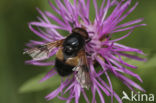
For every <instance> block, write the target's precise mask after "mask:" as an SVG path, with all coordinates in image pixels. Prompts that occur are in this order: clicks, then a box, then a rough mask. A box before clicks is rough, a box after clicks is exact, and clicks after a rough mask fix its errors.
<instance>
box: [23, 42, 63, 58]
mask: <svg viewBox="0 0 156 103" xmlns="http://www.w3.org/2000/svg"><path fill="white" fill-rule="evenodd" d="M62 42H63V40H59V41H55V42H50V43H47V44H45V45H40V46H37V47H34V48H31V49H28V50H26V51H25V52H24V53H23V54H29V55H30V56H31V57H32V59H33V60H44V59H47V58H48V57H49V53H50V52H51V51H52V50H53V49H54V48H56V47H59V46H60V45H61V44H62Z"/></svg>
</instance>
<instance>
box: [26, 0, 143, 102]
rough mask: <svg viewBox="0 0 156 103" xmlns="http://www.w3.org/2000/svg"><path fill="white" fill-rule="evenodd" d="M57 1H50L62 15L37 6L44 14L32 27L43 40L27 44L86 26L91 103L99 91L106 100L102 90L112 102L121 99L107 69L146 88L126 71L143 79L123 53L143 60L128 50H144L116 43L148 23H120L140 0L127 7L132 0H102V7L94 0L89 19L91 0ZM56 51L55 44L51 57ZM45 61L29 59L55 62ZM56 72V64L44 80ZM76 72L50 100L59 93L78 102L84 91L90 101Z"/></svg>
mask: <svg viewBox="0 0 156 103" xmlns="http://www.w3.org/2000/svg"><path fill="white" fill-rule="evenodd" d="M55 3H56V6H54V5H53V4H52V3H51V2H50V1H49V4H50V6H51V8H52V9H53V10H54V11H55V12H56V13H57V14H58V15H59V16H61V17H62V18H61V19H59V18H58V17H56V16H55V15H54V14H52V13H50V12H48V11H45V12H44V13H43V12H41V11H40V10H39V9H38V11H39V13H40V14H41V15H42V18H39V21H38V22H31V23H29V28H30V29H31V30H32V31H33V32H34V33H35V34H36V35H38V36H39V37H41V38H43V41H34V40H32V41H30V43H28V44H27V46H28V47H34V46H37V45H43V44H45V43H49V42H54V41H57V40H61V39H64V38H65V37H64V36H62V35H61V34H60V33H59V32H58V31H57V30H58V29H60V30H64V31H67V32H69V33H71V32H72V29H73V28H76V27H80V28H85V30H86V31H87V32H88V34H89V37H90V38H91V41H90V42H88V43H87V44H86V45H85V51H86V53H87V54H89V55H88V56H87V61H88V65H89V74H90V77H91V81H92V85H91V87H90V88H91V91H92V100H91V101H92V103H96V98H95V94H96V92H97V93H98V95H99V97H100V100H101V103H105V100H104V97H103V93H105V94H106V95H107V96H111V102H113V97H115V98H116V99H117V101H118V102H119V103H122V101H121V99H120V98H119V96H118V95H117V94H116V93H115V91H114V90H113V86H112V83H111V80H110V77H109V75H108V72H111V73H112V74H113V75H114V76H116V77H117V78H119V79H120V80H121V81H122V82H123V83H124V84H125V85H126V86H127V87H128V88H129V89H131V90H133V87H135V88H137V89H139V90H141V91H144V90H143V89H142V88H141V87H140V86H139V85H138V84H136V83H135V82H133V81H132V80H130V79H128V78H127V77H126V76H124V75H123V74H127V75H130V76H133V77H135V78H136V79H138V80H139V81H141V82H142V80H141V78H140V77H139V76H138V75H137V74H135V73H133V72H132V71H130V70H129V69H127V68H126V67H130V68H136V67H135V66H133V65H131V64H128V63H126V62H125V61H124V60H123V59H122V57H126V58H130V59H134V60H139V61H144V59H142V58H139V57H136V56H134V55H131V54H127V52H135V53H139V54H143V52H142V51H140V50H138V49H135V48H131V47H128V46H125V45H122V44H119V43H117V41H120V40H122V39H124V38H125V37H127V36H128V35H129V34H131V32H132V31H133V29H134V28H136V27H139V26H145V24H138V23H140V22H142V21H143V19H136V20H133V21H129V22H126V23H124V24H120V25H119V23H120V22H121V21H122V20H124V19H125V18H126V17H127V16H128V15H129V14H130V13H131V12H132V11H133V10H134V9H135V8H136V6H137V5H138V3H136V4H135V5H134V6H133V7H132V8H130V9H128V7H129V5H130V3H131V0H126V1H124V0H120V1H117V0H103V2H102V4H101V5H100V7H99V6H98V5H97V1H96V0H93V4H94V8H95V14H96V15H95V19H94V21H93V22H92V21H91V20H90V14H89V13H90V12H91V11H90V0H73V3H71V2H70V1H69V0H64V1H62V2H61V1H60V0H55ZM112 7H114V9H113V11H112V12H111V14H110V15H108V10H109V9H110V8H112ZM127 10H128V11H127ZM49 19H52V20H53V21H55V22H56V23H57V24H52V23H51V22H50V21H49ZM134 24H135V25H134ZM33 26H36V27H37V28H38V29H35V28H34V27H33ZM43 28H44V29H43ZM123 31H128V33H127V34H125V35H124V36H122V37H120V38H117V39H114V40H111V37H112V35H115V33H117V32H121V33H122V32H123ZM57 51H58V48H54V49H53V50H52V51H51V52H50V54H49V55H48V58H49V57H51V56H53V55H55V54H56V52H57ZM48 58H44V59H48ZM42 61H43V60H30V61H27V63H30V64H33V65H40V66H46V65H54V62H53V61H50V62H42ZM96 63H97V64H98V65H100V67H101V69H100V70H99V71H98V70H97V69H96V68H95V64H96ZM56 74H57V72H56V71H55V68H53V69H52V70H51V71H50V72H49V73H48V74H47V75H46V76H45V77H44V78H43V79H42V80H41V81H45V80H47V79H49V78H50V77H52V76H54V75H56ZM75 75H76V73H73V75H72V78H71V77H67V78H66V79H65V80H62V83H61V85H60V86H59V87H58V88H57V89H56V90H55V91H53V92H52V93H50V94H49V95H48V96H46V98H47V99H48V100H50V99H53V98H55V97H56V96H57V97H58V98H60V99H62V100H66V101H67V103H70V101H71V100H72V99H73V98H74V99H75V103H78V102H79V98H80V94H81V93H82V95H83V96H84V98H85V100H86V102H87V103H89V102H90V100H89V99H88V97H87V95H86V91H85V89H84V88H82V86H81V85H80V84H79V82H78V81H77V79H76V77H75ZM102 75H105V76H106V78H107V80H108V83H107V82H106V81H104V80H103V79H102V77H101V76H102ZM66 93H67V94H69V95H68V97H67V98H65V97H64V94H66Z"/></svg>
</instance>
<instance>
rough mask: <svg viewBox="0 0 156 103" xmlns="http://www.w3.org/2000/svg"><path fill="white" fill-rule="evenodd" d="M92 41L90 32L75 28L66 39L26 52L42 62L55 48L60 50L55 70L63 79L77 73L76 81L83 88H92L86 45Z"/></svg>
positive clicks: (57, 54)
mask: <svg viewBox="0 0 156 103" xmlns="http://www.w3.org/2000/svg"><path fill="white" fill-rule="evenodd" d="M90 40H91V39H90V38H89V36H88V32H87V31H86V30H85V29H83V28H74V29H73V30H72V33H71V34H70V35H69V36H67V37H66V38H65V39H62V40H58V41H54V42H50V43H47V44H44V45H40V46H37V47H34V48H30V49H28V50H26V51H25V52H24V54H29V55H30V56H31V57H32V58H33V60H42V59H46V58H48V56H49V54H50V52H51V51H52V50H53V49H54V48H58V51H57V53H56V59H55V68H56V71H57V72H58V74H59V75H60V76H62V77H64V76H68V75H70V74H72V73H73V72H74V71H75V72H76V75H75V76H76V80H77V81H78V82H79V83H80V85H81V87H82V88H89V87H90V86H91V79H90V75H89V66H88V62H87V57H86V52H85V44H86V43H88V42H89V41H90Z"/></svg>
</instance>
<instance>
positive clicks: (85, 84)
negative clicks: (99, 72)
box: [74, 50, 91, 89]
mask: <svg viewBox="0 0 156 103" xmlns="http://www.w3.org/2000/svg"><path fill="white" fill-rule="evenodd" d="M80 54H81V55H80V59H79V64H78V66H77V67H75V68H74V71H77V73H76V79H77V81H78V82H79V83H80V85H81V87H82V88H87V89H89V87H90V86H91V79H90V74H89V66H88V63H87V58H86V54H85V51H84V50H82V51H81V53H80Z"/></svg>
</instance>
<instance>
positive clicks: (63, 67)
mask: <svg viewBox="0 0 156 103" xmlns="http://www.w3.org/2000/svg"><path fill="white" fill-rule="evenodd" d="M55 67H56V70H57V72H58V74H60V75H61V76H68V75H70V74H72V73H73V70H72V69H73V68H74V66H71V65H69V64H66V63H65V62H64V61H61V60H59V59H58V58H56V61H55Z"/></svg>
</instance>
